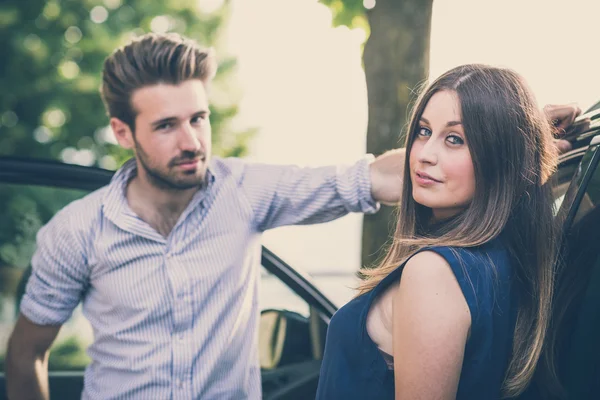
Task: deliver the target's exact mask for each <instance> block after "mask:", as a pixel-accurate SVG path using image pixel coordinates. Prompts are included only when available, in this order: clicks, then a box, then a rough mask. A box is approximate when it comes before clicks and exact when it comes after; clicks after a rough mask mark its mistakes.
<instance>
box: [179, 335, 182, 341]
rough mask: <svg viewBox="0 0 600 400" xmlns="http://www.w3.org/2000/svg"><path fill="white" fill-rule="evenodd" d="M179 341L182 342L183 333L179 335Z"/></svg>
mask: <svg viewBox="0 0 600 400" xmlns="http://www.w3.org/2000/svg"><path fill="white" fill-rule="evenodd" d="M179 341H180V342H183V334H181V335H179Z"/></svg>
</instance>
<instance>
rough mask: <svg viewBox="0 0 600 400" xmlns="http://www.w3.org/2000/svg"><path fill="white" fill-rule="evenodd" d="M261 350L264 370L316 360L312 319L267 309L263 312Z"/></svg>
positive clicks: (260, 331) (261, 317)
mask: <svg viewBox="0 0 600 400" xmlns="http://www.w3.org/2000/svg"><path fill="white" fill-rule="evenodd" d="M258 352H259V358H260V367H261V369H265V370H270V369H275V368H279V367H282V366H284V365H289V364H294V363H299V362H303V361H309V360H312V359H313V352H312V347H311V337H310V328H309V320H308V318H306V317H303V316H302V315H300V314H298V313H295V312H292V311H287V310H264V311H262V312H261V314H260V322H259V331H258Z"/></svg>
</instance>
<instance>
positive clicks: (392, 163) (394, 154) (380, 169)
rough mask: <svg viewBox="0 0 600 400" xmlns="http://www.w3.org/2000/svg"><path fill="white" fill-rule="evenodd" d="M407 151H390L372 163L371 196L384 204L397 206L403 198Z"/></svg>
mask: <svg viewBox="0 0 600 400" xmlns="http://www.w3.org/2000/svg"><path fill="white" fill-rule="evenodd" d="M405 156H406V151H405V149H395V150H390V151H387V152H385V153H383V154H382V155H380V156H379V157H377V158H376V159H375V160H374V161H373V162H372V163H371V194H372V195H373V198H374V199H375V200H376V201H378V202H380V203H383V204H387V205H396V204H398V203H399V202H400V200H401V198H402V177H403V175H404V159H405Z"/></svg>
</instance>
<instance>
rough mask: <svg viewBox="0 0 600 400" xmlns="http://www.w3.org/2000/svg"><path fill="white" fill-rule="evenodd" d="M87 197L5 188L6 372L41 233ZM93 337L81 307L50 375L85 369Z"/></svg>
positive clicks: (2, 298)
mask: <svg viewBox="0 0 600 400" xmlns="http://www.w3.org/2000/svg"><path fill="white" fill-rule="evenodd" d="M86 194H87V191H83V190H73V189H61V188H52V187H43V186H28V185H15V184H7V183H0V227H1V228H0V372H3V371H4V355H5V353H6V345H7V341H8V337H9V336H10V333H11V332H12V328H13V326H14V323H15V321H16V318H17V315H18V306H19V304H18V303H19V299H20V297H21V295H22V293H23V291H24V289H25V282H26V280H27V278H28V276H29V275H28V273H29V263H30V260H31V256H32V255H33V252H34V251H35V239H36V234H37V231H38V230H39V228H41V227H42V226H43V225H44V224H45V223H46V222H48V221H49V220H50V218H52V216H53V215H54V214H55V213H56V212H57V211H58V210H60V209H61V208H63V207H64V206H65V205H67V204H69V203H70V202H72V201H73V200H76V199H78V198H81V197H83V196H84V195H86ZM91 339H92V331H91V328H90V326H89V324H88V323H87V321H86V320H85V318H83V316H82V315H81V307H78V308H77V309H76V310H75V311H74V312H73V316H72V318H71V319H70V320H69V321H68V322H67V323H66V324H65V325H64V327H63V329H61V330H60V333H59V335H58V337H57V339H56V341H55V342H54V344H53V346H52V348H51V352H50V359H49V361H48V368H49V370H51V371H52V370H60V371H69V370H70V371H72V370H80V369H83V368H84V367H85V366H86V365H87V364H88V362H89V359H88V357H87V355H86V353H85V349H86V347H87V346H88V344H89V343H90V342H91Z"/></svg>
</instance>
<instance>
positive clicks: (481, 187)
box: [6, 34, 580, 400]
mask: <svg viewBox="0 0 600 400" xmlns="http://www.w3.org/2000/svg"><path fill="white" fill-rule="evenodd" d="M215 70H216V64H215V59H214V56H213V54H211V53H210V52H206V51H204V50H203V49H201V48H199V47H198V45H197V44H196V43H194V42H193V41H191V40H189V39H186V38H182V37H180V36H177V35H155V34H150V35H145V36H143V37H141V38H139V39H137V40H135V41H133V42H132V43H130V44H129V45H127V46H125V47H123V48H120V49H118V50H116V51H115V52H114V53H113V54H112V55H111V56H110V57H108V58H107V60H106V61H105V64H104V71H103V85H102V97H103V100H104V102H105V105H106V108H107V111H108V114H109V116H110V124H111V127H112V129H113V132H114V134H115V136H116V138H117V140H118V142H119V144H120V145H121V146H123V147H125V148H127V149H131V150H133V153H134V154H135V157H134V158H132V159H131V160H130V161H129V162H127V163H126V164H125V165H123V167H121V168H120V169H119V170H118V171H117V173H116V174H115V175H114V178H113V179H112V181H111V183H110V184H109V185H107V186H106V187H104V188H102V189H100V190H98V191H96V192H94V193H91V194H90V195H88V196H87V197H85V198H83V199H81V200H78V201H75V202H73V203H72V204H70V205H69V206H67V207H65V208H64V209H63V210H61V211H60V212H59V213H58V214H57V215H56V216H55V217H54V218H53V219H52V220H51V221H50V222H49V223H48V224H47V225H45V226H44V227H43V228H42V229H41V230H40V232H39V234H38V238H37V250H36V253H35V255H34V257H33V260H32V275H31V278H30V279H29V282H28V284H27V288H26V293H25V296H24V298H23V300H22V303H21V313H20V316H19V319H18V321H17V324H16V326H15V328H14V332H13V334H12V335H11V338H10V341H9V348H8V354H7V361H6V364H7V386H8V392H9V398H10V399H20V398H40V399H44V398H48V396H49V394H48V382H47V355H48V354H47V353H48V348H49V347H50V345H51V344H52V342H53V340H54V339H55V337H56V335H57V333H58V331H59V329H60V327H61V325H62V324H63V323H64V322H65V321H67V320H68V319H69V317H70V315H71V313H72V311H73V309H74V308H75V307H76V306H77V305H78V304H79V303H80V302H82V303H83V311H84V314H85V316H86V317H87V318H88V320H89V321H90V323H91V325H92V327H93V330H94V339H95V341H94V343H93V344H92V345H91V346H90V348H89V350H88V353H89V355H90V357H91V358H92V362H91V364H90V365H89V367H88V368H87V370H86V372H85V388H84V393H83V398H85V399H103V400H104V399H116V398H131V399H164V398H173V399H245V398H250V399H258V398H260V396H261V382H260V369H259V364H258V356H257V348H256V347H257V321H258V312H259V310H258V306H257V298H256V295H257V283H258V270H257V267H258V263H259V260H258V258H257V257H256V254H257V252H256V249H257V246H259V244H260V237H261V233H262V232H264V231H265V230H267V229H271V228H275V227H278V226H282V225H290V224H310V223H320V222H325V221H329V220H333V219H335V218H338V217H341V216H343V215H345V214H347V213H348V212H363V213H373V212H376V211H377V209H378V206H379V204H380V203H386V204H399V211H400V213H399V218H398V221H397V230H396V233H395V235H394V240H393V244H392V246H391V248H390V249H389V251H388V253H387V256H386V257H385V259H384V260H383V262H382V263H381V265H379V266H378V267H377V268H374V269H368V270H367V269H365V270H363V271H362V273H363V274H364V276H365V279H364V281H363V282H362V284H361V286H360V287H359V289H358V294H357V296H356V298H354V299H353V300H352V301H350V302H349V303H348V304H347V305H346V306H344V307H342V308H341V309H340V310H339V311H338V312H337V313H336V314H335V315H334V317H333V319H332V320H331V324H330V327H329V332H328V335H327V343H326V349H325V354H324V358H323V364H322V371H321V378H320V383H319V388H318V398H320V399H336V398H339V399H351V398H356V399H365V398H377V399H385V398H394V396H395V397H396V398H417V397H418V398H443V399H446V398H448V399H450V398H458V399H497V398H500V397H501V396H504V395H507V396H512V395H515V394H518V393H520V392H522V391H523V390H524V389H525V388H526V387H527V385H528V384H529V382H530V380H531V377H532V374H533V371H534V369H535V368H536V365H537V364H538V360H539V358H540V353H541V349H542V343H543V342H544V337H545V335H546V331H547V328H548V318H549V315H550V309H549V307H550V298H551V295H552V265H553V262H554V257H555V252H554V247H555V239H554V233H553V231H552V228H551V227H552V197H551V193H550V188H549V187H548V185H545V182H546V181H547V179H548V177H549V176H550V174H551V173H552V171H553V168H554V167H555V162H556V146H555V145H554V144H553V139H552V133H551V126H550V124H549V122H548V119H552V120H557V121H558V123H559V124H562V127H563V128H564V127H566V126H568V125H569V124H570V123H571V122H572V121H573V118H574V117H575V116H576V115H577V114H578V113H579V112H580V111H579V110H578V109H577V108H576V107H570V106H564V107H554V108H553V107H551V108H548V109H547V114H548V115H544V114H543V112H541V111H540V110H539V109H538V107H537V105H536V103H535V100H534V98H533V97H532V95H531V93H530V91H529V89H528V88H527V87H526V85H525V83H524V82H523V80H522V79H521V78H520V77H519V76H518V75H517V74H515V73H514V72H512V71H510V70H505V69H498V68H492V67H487V66H480V65H466V66H461V67H458V68H455V69H453V70H451V71H449V72H447V73H446V74H444V75H442V76H441V77H440V78H438V79H437V80H436V81H435V82H433V83H432V84H431V85H430V86H429V87H428V88H427V89H426V90H425V91H424V92H423V93H422V94H421V97H420V98H419V100H418V101H417V103H416V105H415V108H414V110H413V114H412V117H411V121H410V125H409V131H408V135H407V142H406V151H404V150H394V151H391V152H388V153H386V154H384V155H381V156H379V157H377V158H375V159H370V158H368V157H365V158H364V159H361V160H359V161H357V162H356V163H355V164H354V165H351V166H348V167H336V166H329V167H322V168H297V167H294V166H273V165H263V164H258V163H247V162H244V161H243V160H239V159H233V158H232V159H221V158H218V157H211V127H210V111H209V104H208V100H207V92H206V87H207V85H208V83H209V82H210V81H211V79H212V78H213V76H214V74H215ZM563 145H564V143H563Z"/></svg>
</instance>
